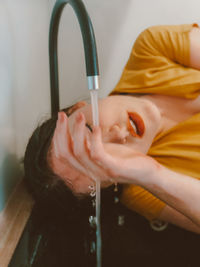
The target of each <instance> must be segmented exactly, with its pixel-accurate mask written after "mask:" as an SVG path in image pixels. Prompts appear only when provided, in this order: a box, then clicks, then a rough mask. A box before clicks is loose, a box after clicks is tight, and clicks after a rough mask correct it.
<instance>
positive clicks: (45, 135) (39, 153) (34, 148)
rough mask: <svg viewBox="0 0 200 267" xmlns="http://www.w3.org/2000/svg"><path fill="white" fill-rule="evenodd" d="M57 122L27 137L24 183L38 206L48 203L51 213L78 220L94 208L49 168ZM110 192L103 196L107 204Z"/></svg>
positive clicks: (111, 189) (52, 122) (89, 200)
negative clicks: (48, 157) (48, 158)
mask: <svg viewBox="0 0 200 267" xmlns="http://www.w3.org/2000/svg"><path fill="white" fill-rule="evenodd" d="M69 110H71V107H70V108H68V109H64V110H63V111H65V112H66V114H67V115H69ZM56 122H57V116H54V117H52V118H50V119H49V120H47V121H45V122H44V123H43V124H42V125H41V126H38V127H37V128H36V129H35V131H34V132H33V134H32V136H31V137H30V139H29V142H28V145H27V148H26V152H25V157H24V169H25V181H26V184H27V187H28V190H29V191H30V192H31V194H32V195H33V197H34V199H35V200H36V201H37V202H40V203H45V202H46V203H47V205H48V206H50V203H51V206H52V209H53V207H55V208H56V209H57V208H58V207H59V208H60V209H61V210H62V212H64V213H67V214H69V213H73V214H74V215H75V214H76V217H77V219H78V218H80V216H88V214H92V213H94V207H92V205H91V197H90V196H88V195H84V196H82V197H77V196H75V195H74V194H73V192H72V191H71V190H70V189H69V188H68V187H67V186H66V184H65V183H64V182H63V180H62V179H61V178H60V177H58V176H57V175H56V174H54V173H53V171H52V170H51V168H50V167H49V165H48V161H47V154H48V150H49V147H50V145H51V140H52V138H53V134H54V130H55V127H56ZM111 192H113V188H112V187H111V188H107V189H104V190H103V192H102V195H103V196H104V197H103V198H104V199H105V201H106V202H107V203H108V202H110V201H109V200H108V198H113V196H112V195H113V194H112V193H111ZM110 193H111V194H110ZM74 211H75V212H74ZM74 215H73V216H74Z"/></svg>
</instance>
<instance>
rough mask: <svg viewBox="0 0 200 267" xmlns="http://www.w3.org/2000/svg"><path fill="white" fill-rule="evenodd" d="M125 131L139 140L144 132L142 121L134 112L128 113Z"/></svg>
mask: <svg viewBox="0 0 200 267" xmlns="http://www.w3.org/2000/svg"><path fill="white" fill-rule="evenodd" d="M127 129H128V131H129V132H130V134H131V135H132V136H134V137H138V138H141V137H142V136H143V134H144V131H145V125H144V121H143V119H142V118H141V117H140V115H139V114H137V113H136V112H128V118H127Z"/></svg>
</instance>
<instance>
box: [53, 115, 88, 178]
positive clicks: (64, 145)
mask: <svg viewBox="0 0 200 267" xmlns="http://www.w3.org/2000/svg"><path fill="white" fill-rule="evenodd" d="M72 146H73V141H72V138H71V135H70V131H69V126H68V118H67V115H66V114H65V113H64V112H59V114H58V121H57V124H56V129H55V133H54V136H53V147H54V150H55V155H56V156H57V157H58V158H59V159H60V160H62V161H67V162H69V163H70V164H71V165H72V166H73V167H74V168H76V169H78V170H79V171H81V172H83V173H85V172H84V169H83V168H82V166H81V165H80V163H79V162H78V161H77V160H76V159H75V158H74V156H73V153H72Z"/></svg>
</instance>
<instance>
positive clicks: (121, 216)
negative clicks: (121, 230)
mask: <svg viewBox="0 0 200 267" xmlns="http://www.w3.org/2000/svg"><path fill="white" fill-rule="evenodd" d="M124 222H125V218H124V215H119V216H118V225H119V226H123V225H124Z"/></svg>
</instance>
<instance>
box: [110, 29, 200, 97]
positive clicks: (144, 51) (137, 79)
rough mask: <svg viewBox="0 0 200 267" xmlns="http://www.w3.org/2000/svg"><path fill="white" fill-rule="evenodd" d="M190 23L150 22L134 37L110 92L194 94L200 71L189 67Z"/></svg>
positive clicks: (197, 91) (195, 95) (186, 95)
mask: <svg viewBox="0 0 200 267" xmlns="http://www.w3.org/2000/svg"><path fill="white" fill-rule="evenodd" d="M195 26H196V24H193V25H192V24H191V25H177V26H173V25H171V26H153V27H150V28H148V29H146V30H145V31H143V32H142V33H141V34H140V35H139V36H138V38H137V39H136V41H135V43H134V46H133V48H132V51H131V54H130V57H129V60H128V62H127V64H126V66H125V68H124V71H123V73H122V76H121V79H120V81H119V82H118V84H117V86H116V88H115V89H114V90H113V91H112V92H111V95H113V94H120V93H128V94H163V95H171V96H179V97H184V98H196V97H197V96H198V95H199V93H200V71H199V70H196V69H193V68H191V67H188V64H189V58H190V43H189V32H190V30H191V29H192V27H195Z"/></svg>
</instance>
